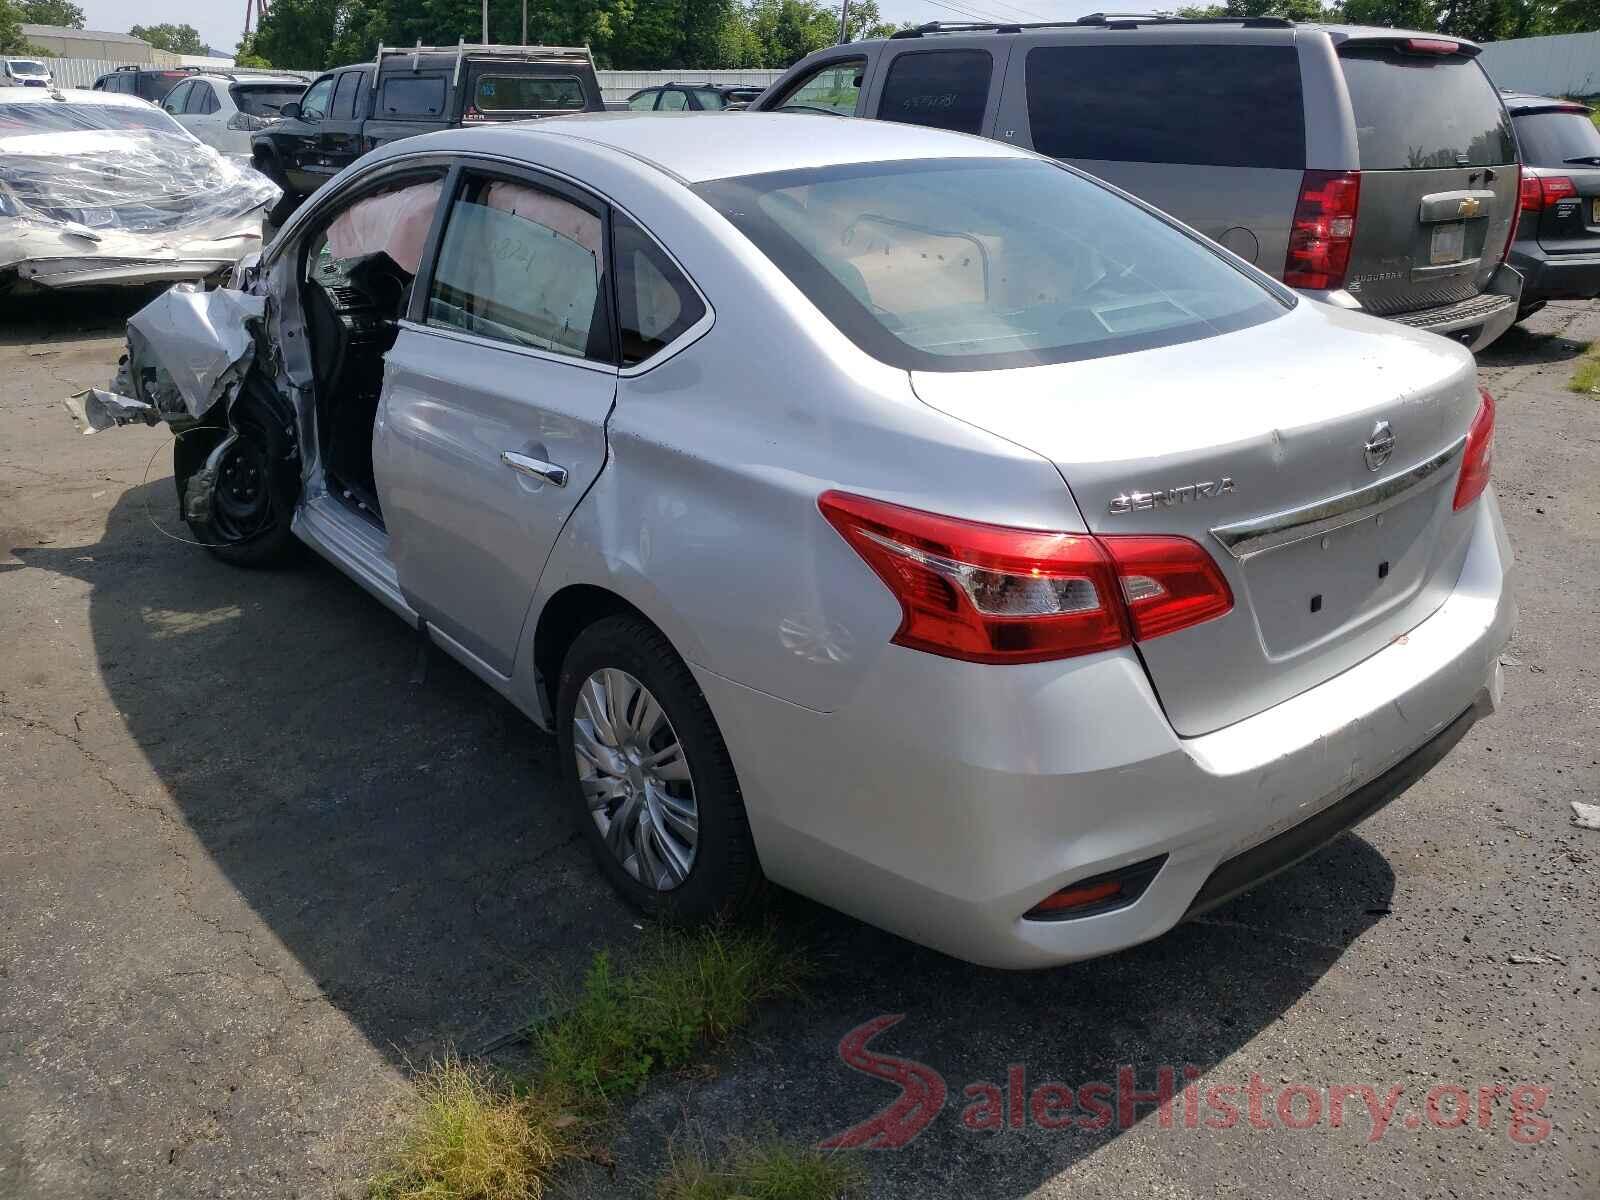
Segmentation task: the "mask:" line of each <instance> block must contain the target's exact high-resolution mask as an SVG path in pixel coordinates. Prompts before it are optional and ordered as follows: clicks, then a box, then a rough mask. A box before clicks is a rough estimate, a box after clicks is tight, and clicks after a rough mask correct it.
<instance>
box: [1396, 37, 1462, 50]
mask: <svg viewBox="0 0 1600 1200" xmlns="http://www.w3.org/2000/svg"><path fill="white" fill-rule="evenodd" d="M1406 49H1407V50H1409V51H1411V53H1413V54H1454V53H1455V52H1456V51H1457V50H1460V49H1461V43H1460V42H1450V41H1446V40H1445V39H1444V38H1407V39H1406Z"/></svg>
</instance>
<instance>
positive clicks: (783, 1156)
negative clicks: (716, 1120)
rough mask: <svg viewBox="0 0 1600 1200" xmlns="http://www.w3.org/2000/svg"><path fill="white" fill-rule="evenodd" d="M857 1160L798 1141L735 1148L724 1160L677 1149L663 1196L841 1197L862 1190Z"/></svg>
mask: <svg viewBox="0 0 1600 1200" xmlns="http://www.w3.org/2000/svg"><path fill="white" fill-rule="evenodd" d="M863 1181H864V1173H863V1172H862V1170H861V1167H860V1165H859V1164H858V1163H857V1161H856V1160H855V1159H854V1158H852V1157H849V1156H846V1155H842V1154H824V1153H823V1152H822V1151H820V1150H816V1149H813V1148H811V1147H809V1146H797V1145H795V1144H793V1143H792V1142H784V1141H768V1142H758V1143H755V1144H751V1145H742V1146H735V1147H734V1148H733V1149H732V1150H730V1152H729V1153H728V1155H727V1156H726V1157H725V1158H723V1159H722V1160H721V1161H720V1162H717V1163H710V1162H708V1161H707V1160H706V1157H705V1155H704V1154H703V1153H688V1154H680V1153H674V1154H673V1156H672V1161H671V1163H670V1164H669V1166H668V1168H667V1170H666V1171H665V1172H664V1173H663V1174H662V1175H661V1177H660V1178H659V1179H657V1180H656V1198H657V1200H840V1198H841V1197H845V1196H849V1195H852V1194H859V1191H860V1189H861V1187H862V1184H863Z"/></svg>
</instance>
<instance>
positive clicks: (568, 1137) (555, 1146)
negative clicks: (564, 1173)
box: [368, 1056, 579, 1200]
mask: <svg viewBox="0 0 1600 1200" xmlns="http://www.w3.org/2000/svg"><path fill="white" fill-rule="evenodd" d="M577 1134H578V1130H577V1122H576V1121H574V1120H573V1119H572V1118H571V1117H570V1116H568V1115H567V1114H565V1113H563V1112H562V1111H561V1107H560V1106H559V1105H556V1104H552V1103H551V1100H550V1098H549V1097H541V1096H535V1095H528V1094H520V1095H519V1094H518V1093H517V1092H516V1091H514V1090H513V1089H512V1087H511V1086H510V1085H509V1084H508V1083H507V1082H505V1081H504V1080H503V1079H501V1078H500V1077H499V1076H498V1075H497V1074H495V1073H494V1072H493V1071H491V1070H490V1069H489V1068H487V1067H484V1066H481V1065H478V1064H474V1063H464V1062H462V1061H461V1060H460V1059H458V1058H455V1057H453V1056H452V1057H449V1058H446V1059H445V1061H443V1062H441V1063H439V1064H437V1065H436V1066H434V1067H432V1068H430V1069H429V1070H428V1071H426V1072H424V1073H423V1074H422V1075H421V1076H420V1077H419V1078H418V1079H417V1080H416V1084H415V1093H414V1097H413V1100H412V1110H411V1112H410V1113H408V1114H407V1118H406V1120H405V1122H404V1124H403V1127H402V1129H401V1131H400V1132H399V1133H398V1134H397V1135H396V1136H395V1138H394V1139H393V1142H392V1144H391V1145H389V1146H388V1147H386V1148H385V1151H384V1153H383V1154H382V1158H383V1160H384V1161H383V1165H382V1167H381V1168H380V1169H379V1170H378V1171H377V1173H376V1174H375V1175H374V1176H373V1177H372V1179H371V1181H370V1183H369V1186H368V1193H369V1195H370V1196H371V1197H372V1200H539V1198H540V1197H542V1196H543V1195H544V1194H545V1186H546V1183H547V1182H548V1180H549V1177H550V1173H551V1171H552V1170H553V1169H554V1168H555V1166H556V1164H557V1163H559V1162H561V1161H562V1160H563V1159H565V1158H570V1157H572V1156H573V1155H574V1154H576V1153H577V1152H578V1149H579V1139H578V1136H577Z"/></svg>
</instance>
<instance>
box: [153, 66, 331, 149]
mask: <svg viewBox="0 0 1600 1200" xmlns="http://www.w3.org/2000/svg"><path fill="white" fill-rule="evenodd" d="M305 90H306V81H305V80H304V79H301V78H299V77H298V76H294V75H259V74H249V75H236V74H231V73H229V74H217V75H195V76H193V77H192V78H190V79H186V80H184V81H183V82H182V83H180V84H179V85H178V86H177V87H175V88H173V89H172V91H171V92H170V93H169V94H168V95H167V98H166V99H165V100H163V101H162V102H161V107H162V108H163V109H165V110H166V111H167V113H168V115H169V116H171V117H172V119H173V120H174V121H176V122H177V123H178V124H180V125H182V126H183V127H184V128H185V129H187V130H188V131H189V132H190V133H192V134H194V136H195V137H197V138H199V139H200V140H201V141H202V142H204V143H205V144H206V145H208V146H210V147H212V149H214V150H220V151H221V152H222V153H224V154H231V155H234V156H236V157H239V158H245V159H248V158H250V156H251V153H250V138H251V135H252V134H254V133H256V132H258V131H259V130H262V129H266V128H268V127H269V126H270V125H271V124H272V123H273V122H274V121H278V120H281V119H282V110H283V106H284V105H285V104H288V103H290V102H291V101H294V100H299V99H300V97H301V95H302V94H303V93H304V92H305Z"/></svg>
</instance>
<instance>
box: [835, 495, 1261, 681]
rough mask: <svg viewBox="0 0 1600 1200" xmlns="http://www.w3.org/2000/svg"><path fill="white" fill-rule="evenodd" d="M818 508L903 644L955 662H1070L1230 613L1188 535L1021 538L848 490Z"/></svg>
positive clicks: (1023, 534) (1222, 586)
mask: <svg viewBox="0 0 1600 1200" xmlns="http://www.w3.org/2000/svg"><path fill="white" fill-rule="evenodd" d="M817 506H818V507H819V508H820V509H821V511H822V515H823V516H824V517H826V518H827V519H828V521H829V523H830V524H832V525H833V527H834V528H835V529H837V530H838V531H839V533H840V535H841V536H842V537H843V538H844V539H845V541H847V542H848V543H849V544H850V545H851V547H852V548H853V549H854V550H855V551H856V553H857V554H859V555H861V557H862V558H863V559H864V560H865V561H866V563H867V565H868V566H870V567H871V568H872V569H873V570H874V571H875V572H876V573H877V575H878V577H879V578H880V579H882V580H883V582H884V583H885V584H886V585H887V586H888V588H889V590H890V591H891V592H892V593H893V594H894V596H895V598H896V599H897V600H898V601H899V602H900V610H901V620H900V628H899V629H898V630H896V631H895V635H894V639H893V640H894V641H895V643H896V644H898V645H901V646H907V647H910V648H911V649H914V650H924V651H927V652H928V653H930V654H939V655H943V656H944V657H946V658H959V659H964V660H966V661H967V662H981V663H1028V662H1044V661H1046V660H1049V659H1057V658H1070V657H1072V656H1074V655H1079V654H1092V653H1094V652H1096V651H1099V650H1110V649H1113V648H1115V647H1117V646H1124V645H1127V644H1128V643H1129V642H1130V641H1131V640H1134V639H1135V638H1153V637H1159V636H1160V635H1161V634H1164V633H1172V632H1174V631H1175V630H1178V629H1182V628H1185V627H1186V626H1188V625H1192V624H1195V623H1197V622H1199V621H1205V620H1210V619H1211V618H1212V617H1216V616H1221V615H1222V614H1223V613H1225V612H1227V611H1228V610H1229V609H1230V608H1231V607H1232V606H1233V596H1232V593H1231V592H1230V591H1229V590H1228V585H1227V582H1226V581H1225V580H1224V579H1223V578H1222V575H1221V573H1220V572H1219V571H1218V570H1217V568H1216V564H1215V562H1214V561H1212V560H1211V559H1210V557H1209V556H1208V555H1207V554H1206V552H1205V551H1204V550H1202V549H1201V548H1200V547H1199V546H1198V545H1197V544H1195V543H1194V542H1191V541H1189V540H1188V539H1187V538H1165V537H1126V538H1124V537H1114V538H1112V537H1108V538H1097V537H1094V536H1093V535H1090V534H1082V533H1053V532H1048V531H1042V530H1036V529H1015V528H1012V527H1010V526H1005V525H987V524H983V523H980V522H977V521H966V520H961V519H959V518H956V517H944V516H939V515H936V514H934V513H928V512H922V511H921V510H918V509H913V508H904V507H902V506H900V505H898V504H889V503H886V502H884V501H881V500H870V499H867V498H866V497H864V496H852V495H848V494H846V493H843V492H825V493H823V495H822V496H821V497H819V498H818V501H817ZM1201 560H1204V561H1203V562H1202V561H1201ZM1208 589H1209V591H1208Z"/></svg>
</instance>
